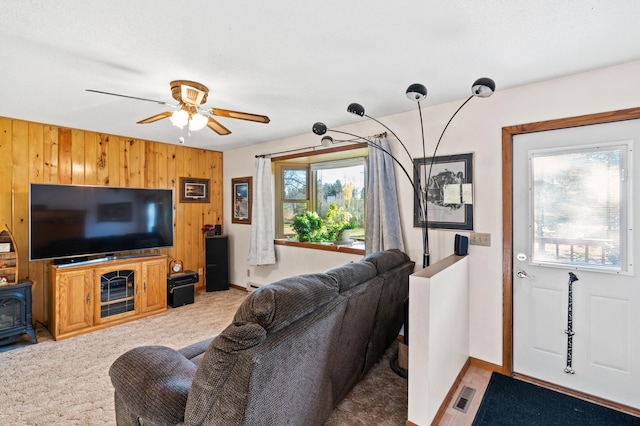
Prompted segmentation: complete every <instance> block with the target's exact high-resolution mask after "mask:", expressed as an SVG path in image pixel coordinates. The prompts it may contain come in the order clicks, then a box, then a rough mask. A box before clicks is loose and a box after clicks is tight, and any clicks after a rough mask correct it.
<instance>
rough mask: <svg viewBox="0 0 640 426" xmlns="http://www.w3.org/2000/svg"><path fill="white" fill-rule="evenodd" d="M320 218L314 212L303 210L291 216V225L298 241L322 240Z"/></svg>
mask: <svg viewBox="0 0 640 426" xmlns="http://www.w3.org/2000/svg"><path fill="white" fill-rule="evenodd" d="M322 225H323V223H322V218H321V217H320V216H318V214H317V213H316V212H309V211H307V212H304V213H302V214H299V215H297V216H296V217H295V218H293V223H292V225H291V227H292V228H293V230H294V231H295V232H296V237H297V238H298V241H301V242H318V241H322V232H321V231H322Z"/></svg>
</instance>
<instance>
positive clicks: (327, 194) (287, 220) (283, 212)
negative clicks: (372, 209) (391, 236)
mask: <svg viewBox="0 0 640 426" xmlns="http://www.w3.org/2000/svg"><path fill="white" fill-rule="evenodd" d="M366 154H367V149H366V148H360V147H358V148H357V149H351V150H349V151H341V152H338V153H335V152H333V153H327V154H320V153H319V154H314V155H308V154H304V155H305V156H304V157H296V158H289V159H285V160H277V159H275V160H274V161H273V163H274V172H275V181H276V182H275V190H276V214H275V217H276V227H275V228H276V238H286V237H293V236H294V235H295V232H294V231H293V230H292V228H291V224H292V223H293V219H294V218H295V217H296V216H297V215H299V214H301V213H304V212H306V211H314V212H316V213H318V215H320V217H322V218H326V214H327V211H328V210H329V207H330V206H331V205H332V204H335V205H336V207H337V208H338V209H340V210H341V211H344V212H347V213H348V214H347V216H348V217H350V218H351V220H352V222H354V223H355V224H356V226H355V228H354V230H353V231H352V233H351V238H352V239H364V220H365V213H364V209H365V195H366V190H365V182H366Z"/></svg>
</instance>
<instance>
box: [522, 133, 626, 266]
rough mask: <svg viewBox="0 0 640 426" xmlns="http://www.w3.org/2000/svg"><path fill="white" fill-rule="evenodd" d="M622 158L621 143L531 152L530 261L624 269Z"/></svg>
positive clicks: (624, 196) (623, 173)
mask: <svg viewBox="0 0 640 426" xmlns="http://www.w3.org/2000/svg"><path fill="white" fill-rule="evenodd" d="M627 157H628V147H627V146H626V145H604V146H594V147H584V148H580V149H576V150H571V151H568V150H564V151H559V150H541V151H539V152H534V153H533V154H532V158H531V181H532V183H533V184H532V197H533V212H532V219H533V224H532V225H533V226H532V233H533V238H532V243H533V250H532V253H533V261H534V262H536V263H544V264H547V265H554V264H556V265H570V266H575V267H577V268H589V269H593V270H611V271H626V270H627V268H628V265H627V262H628V255H627V253H626V250H625V247H626V246H627V233H626V228H627V226H626V224H627V217H628V216H627V209H626V205H627V195H626V194H627V191H628V189H627V184H628V182H629V180H630V178H629V168H628V165H627Z"/></svg>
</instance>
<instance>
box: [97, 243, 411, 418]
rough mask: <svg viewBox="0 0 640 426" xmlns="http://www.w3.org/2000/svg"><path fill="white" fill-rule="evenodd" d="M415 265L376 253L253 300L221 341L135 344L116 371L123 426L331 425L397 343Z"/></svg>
mask: <svg viewBox="0 0 640 426" xmlns="http://www.w3.org/2000/svg"><path fill="white" fill-rule="evenodd" d="M413 269H414V262H412V261H410V260H409V258H408V256H407V255H406V254H404V253H402V252H401V251H398V250H387V251H385V252H378V253H373V254H371V255H368V256H365V257H364V258H363V259H362V260H361V261H359V262H352V263H348V264H346V265H343V266H340V267H338V268H335V269H332V270H329V271H327V272H325V273H319V274H307V275H301V276H297V277H292V278H287V279H284V280H281V281H278V282H275V283H273V284H270V285H267V286H264V287H261V288H259V289H257V290H255V291H254V292H252V293H251V294H249V295H248V296H247V298H246V299H245V300H244V301H243V303H242V304H241V306H240V307H239V308H238V311H237V312H236V314H235V317H234V320H233V322H232V323H231V324H230V325H229V326H228V327H227V328H226V329H225V330H224V331H222V333H220V334H219V335H218V336H216V337H214V338H213V339H209V340H207V341H203V342H199V343H196V344H193V345H191V346H188V347H186V348H183V349H180V350H174V349H171V348H168V347H163V346H143V347H138V348H134V349H132V350H130V351H128V352H126V353H125V354H123V355H122V356H120V357H119V358H118V359H117V360H116V361H115V362H114V363H113V365H112V366H111V368H110V370H109V374H110V376H111V381H112V383H113V386H114V388H115V408H116V421H117V423H118V424H119V425H135V424H144V425H175V424H187V425H195V424H207V425H278V426H280V425H322V424H323V423H324V422H325V420H326V419H327V417H328V416H329V415H330V414H331V410H332V409H333V408H334V407H335V406H336V405H337V404H338V402H340V400H341V399H342V398H343V397H344V396H345V395H346V394H347V393H348V392H349V390H351V388H353V386H354V385H355V384H356V383H357V381H358V380H359V379H360V378H361V377H362V376H363V375H364V374H365V373H366V372H367V370H368V369H369V368H370V367H371V366H372V365H373V364H374V363H375V362H376V361H377V360H378V358H379V357H380V356H381V355H382V354H383V353H384V352H385V350H386V349H387V348H388V347H389V346H390V345H391V344H392V343H393V341H394V339H395V338H396V337H397V336H398V332H399V331H400V328H401V326H402V322H403V303H404V300H405V298H406V297H407V296H408V288H409V275H410V274H411V273H412V272H413Z"/></svg>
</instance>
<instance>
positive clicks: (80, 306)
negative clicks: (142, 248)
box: [50, 254, 167, 340]
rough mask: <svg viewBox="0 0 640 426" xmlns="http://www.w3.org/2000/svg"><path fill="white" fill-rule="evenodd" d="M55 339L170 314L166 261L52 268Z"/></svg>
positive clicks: (121, 261)
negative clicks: (146, 317)
mask: <svg viewBox="0 0 640 426" xmlns="http://www.w3.org/2000/svg"><path fill="white" fill-rule="evenodd" d="M50 268H51V274H50V276H51V284H52V303H51V306H50V309H51V313H50V317H51V318H52V324H51V327H50V332H51V334H52V335H53V338H54V339H56V340H59V339H63V338H66V337H72V336H76V335H78V334H83V333H88V332H90V331H94V330H98V329H101V328H105V327H110V326H112V325H116V324H121V323H124V322H128V321H133V320H136V319H139V318H142V317H145V316H149V315H155V314H157V313H160V312H164V311H166V310H167V257H166V256H165V255H151V254H150V255H141V256H132V257H123V258H115V259H107V260H102V259H101V260H99V261H95V262H93V261H89V262H85V263H79V264H69V265H51V267H50Z"/></svg>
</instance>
